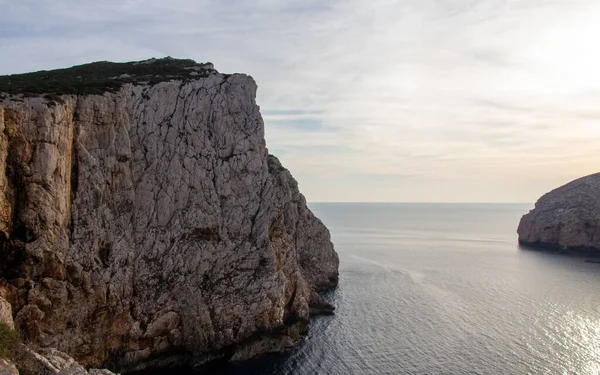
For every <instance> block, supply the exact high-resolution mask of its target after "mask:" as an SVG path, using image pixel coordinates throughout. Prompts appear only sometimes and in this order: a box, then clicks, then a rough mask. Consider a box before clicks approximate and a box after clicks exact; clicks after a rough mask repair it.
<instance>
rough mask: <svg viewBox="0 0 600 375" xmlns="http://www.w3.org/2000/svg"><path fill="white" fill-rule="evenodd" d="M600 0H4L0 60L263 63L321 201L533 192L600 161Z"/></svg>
mask: <svg viewBox="0 0 600 375" xmlns="http://www.w3.org/2000/svg"><path fill="white" fill-rule="evenodd" d="M599 40H600V1H598V0H397V1H392V0H371V1H364V0H360V1H357V0H339V1H338V0H332V1H324V0H320V1H313V0H301V1H300V0H298V1H296V0H291V1H276V0H259V1H250V0H243V1H242V0H229V1H224V0H221V1H207V0H196V1H192V0H170V1H164V0H160V1H158V0H118V1H117V0H95V1H87V0H52V1H49V0H0V51H2V52H1V58H0V74H12V73H22V72H27V71H34V70H40V69H52V68H61V67H66V66H71V65H75V64H82V63H86V62H90V61H97V60H112V61H131V60H141V59H147V58H150V57H164V56H173V57H178V58H192V59H195V60H196V61H211V62H213V63H214V64H215V68H216V69H217V70H219V71H220V72H223V73H234V72H243V73H247V74H250V75H251V76H253V77H254V79H255V80H256V81H257V83H258V87H259V89H258V96H257V103H258V104H259V105H260V107H261V112H262V115H263V118H264V121H265V129H266V138H267V147H268V148H269V151H270V152H271V153H273V154H275V155H276V156H278V157H279V158H280V160H281V161H282V163H283V164H284V166H286V167H287V168H288V169H290V171H291V172H292V174H293V175H294V177H295V178H296V179H297V180H298V182H299V185H300V189H301V191H302V192H303V193H304V195H305V196H306V197H307V200H309V201H342V202H343V201H354V202H357V201H358V202H371V201H374V202H528V203H532V202H534V201H535V200H536V199H537V198H538V197H539V196H540V195H542V194H543V193H545V192H547V191H549V190H551V189H553V188H555V187H558V186H559V185H562V184H564V183H566V182H568V181H570V180H572V179H575V178H577V177H581V176H584V175H587V174H591V173H594V172H598V171H599V169H600V105H599V103H600V48H598V41H599Z"/></svg>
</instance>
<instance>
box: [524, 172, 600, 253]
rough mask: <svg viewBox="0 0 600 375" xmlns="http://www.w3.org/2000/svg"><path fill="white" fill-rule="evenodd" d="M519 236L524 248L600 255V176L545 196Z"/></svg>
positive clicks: (532, 211) (575, 183)
mask: <svg viewBox="0 0 600 375" xmlns="http://www.w3.org/2000/svg"><path fill="white" fill-rule="evenodd" d="M517 232H518V234H519V243H521V244H523V245H530V246H542V247H547V248H554V249H560V250H575V251H586V252H597V253H599V254H600V173H596V174H593V175H590V176H586V177H582V178H580V179H577V180H575V181H572V182H570V183H568V184H566V185H564V186H562V187H559V188H558V189H555V190H552V191H551V192H549V193H547V194H545V195H544V196H542V197H541V198H540V199H539V200H538V201H537V203H536V204H535V208H534V209H533V210H531V211H530V212H529V213H528V214H526V215H525V216H523V218H522V219H521V222H520V224H519V228H518V230H517Z"/></svg>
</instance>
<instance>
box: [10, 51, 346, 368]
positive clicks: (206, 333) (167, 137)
mask: <svg viewBox="0 0 600 375" xmlns="http://www.w3.org/2000/svg"><path fill="white" fill-rule="evenodd" d="M150 63H152V62H150ZM211 68H212V67H211ZM186 69H187V68H186ZM199 70H200V71H201V73H202V74H195V75H193V76H192V77H188V78H185V79H183V78H180V77H178V78H175V79H167V80H165V81H164V82H159V83H152V82H151V83H147V82H129V81H128V82H127V83H123V85H122V86H121V87H120V88H119V89H118V90H113V92H106V93H104V94H103V95H61V96H33V97H24V96H22V95H20V96H14V95H13V96H7V97H5V99H4V100H3V101H0V296H3V297H5V298H6V299H7V300H9V301H10V303H11V304H12V307H13V313H14V315H15V326H16V329H17V330H18V331H19V332H20V334H21V335H22V336H23V337H24V338H25V339H26V340H27V341H29V342H32V343H34V344H36V345H38V346H40V347H42V348H57V349H58V350H60V351H62V352H65V353H68V354H69V355H70V356H72V357H73V358H75V359H76V360H78V361H79V362H80V363H81V364H83V365H85V366H93V367H104V366H108V367H109V368H111V369H115V370H118V371H125V370H133V369H141V368H146V367H149V366H160V365H168V364H174V363H191V364H199V363H203V362H206V361H208V360H211V359H215V358H235V359H243V358H247V357H251V356H254V355H257V354H260V353H263V352H266V351H273V350H280V349H282V348H284V347H288V346H290V345H293V344H294V343H295V342H296V341H297V339H298V338H299V337H300V336H301V335H302V334H304V333H305V331H306V328H307V324H308V317H309V314H310V310H311V305H315V306H317V305H318V306H319V308H320V309H322V305H323V300H322V299H321V298H320V297H319V295H318V294H317V293H316V292H317V291H319V290H321V289H325V288H330V287H332V286H335V284H336V283H337V275H338V271H337V267H338V257H337V254H336V253H335V251H334V249H333V246H332V244H331V241H330V238H329V232H328V230H327V228H326V227H325V226H324V225H323V224H322V223H321V222H320V221H319V219H317V218H316V217H315V216H314V215H313V214H312V213H311V211H310V210H309V209H308V208H307V206H306V202H305V199H304V197H303V196H302V194H300V192H299V190H298V186H297V183H296V181H295V180H294V179H293V177H292V176H291V174H290V173H289V172H288V171H287V170H286V169H285V168H283V167H282V166H281V164H280V163H279V161H278V160H277V159H276V158H275V157H273V156H271V155H269V154H268V152H267V148H266V147H265V140H264V126H263V121H262V118H261V115H260V112H259V108H258V106H257V105H256V103H255V94H256V84H255V82H254V80H253V79H252V78H251V77H249V76H246V75H243V74H234V75H222V74H219V73H218V72H216V71H214V70H210V71H203V70H202V69H201V68H198V69H190V71H191V72H192V73H197V72H198V71H199ZM129 73H131V70H128V75H130V74H129ZM116 75H117V76H119V74H118V73H117V74H116Z"/></svg>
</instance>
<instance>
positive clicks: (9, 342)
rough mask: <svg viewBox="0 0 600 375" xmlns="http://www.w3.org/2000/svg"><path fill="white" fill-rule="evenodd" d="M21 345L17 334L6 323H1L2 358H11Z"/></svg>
mask: <svg viewBox="0 0 600 375" xmlns="http://www.w3.org/2000/svg"><path fill="white" fill-rule="evenodd" d="M17 345H19V338H18V336H17V333H16V332H15V331H14V330H13V329H11V328H10V327H9V326H7V325H6V324H4V323H0V358H2V359H6V358H10V357H11V356H12V354H13V352H14V350H15V349H16V347H17Z"/></svg>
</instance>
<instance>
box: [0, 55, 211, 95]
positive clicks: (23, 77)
mask: <svg viewBox="0 0 600 375" xmlns="http://www.w3.org/2000/svg"><path fill="white" fill-rule="evenodd" d="M212 72H216V71H215V70H214V67H213V64H212V63H197V62H195V61H194V60H189V59H174V58H172V57H165V58H162V59H155V58H152V59H149V60H143V61H131V62H125V63H115V62H110V61H98V62H93V63H90V64H84V65H76V66H73V67H71V68H66V69H56V70H41V71H39V72H33V73H25V74H13V75H5V76H0V93H5V94H12V95H17V94H23V95H25V96H31V95H37V94H57V95H63V94H77V95H90V94H98V95H101V94H103V93H105V92H107V91H108V92H114V91H117V90H119V88H121V86H123V85H124V84H126V83H133V84H156V83H159V82H163V81H170V80H185V79H192V78H200V77H206V76H208V75H209V74H211V73H212Z"/></svg>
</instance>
